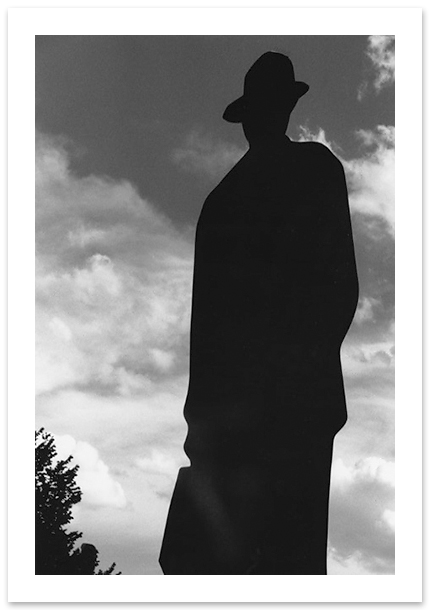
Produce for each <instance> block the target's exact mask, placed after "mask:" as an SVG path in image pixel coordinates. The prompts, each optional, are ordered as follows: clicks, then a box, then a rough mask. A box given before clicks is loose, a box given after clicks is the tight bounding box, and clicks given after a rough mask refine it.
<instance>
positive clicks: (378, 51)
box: [367, 36, 395, 91]
mask: <svg viewBox="0 0 430 610" xmlns="http://www.w3.org/2000/svg"><path fill="white" fill-rule="evenodd" d="M367 55H368V57H369V58H370V60H371V61H372V64H373V66H374V67H375V71H376V75H375V80H374V83H373V85H374V87H375V89H376V91H380V90H381V89H382V87H385V86H388V85H391V84H392V83H393V82H394V75H395V55H394V36H369V42H368V48H367Z"/></svg>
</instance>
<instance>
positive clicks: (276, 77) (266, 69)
mask: <svg viewBox="0 0 430 610" xmlns="http://www.w3.org/2000/svg"><path fill="white" fill-rule="evenodd" d="M295 82H296V80H295V77H294V68H293V64H292V62H291V59H290V58H289V57H287V56H286V55H283V54H282V53H276V52H274V51H267V52H266V53H264V54H263V55H261V57H259V58H258V59H257V61H256V62H255V63H254V64H253V65H252V66H251V67H250V69H249V70H248V72H247V73H246V75H245V81H244V94H245V95H247V96H249V95H252V96H263V95H264V96H265V97H267V96H270V94H271V93H272V94H275V93H276V95H278V96H279V94H280V93H287V92H289V91H292V90H293V89H294V86H295Z"/></svg>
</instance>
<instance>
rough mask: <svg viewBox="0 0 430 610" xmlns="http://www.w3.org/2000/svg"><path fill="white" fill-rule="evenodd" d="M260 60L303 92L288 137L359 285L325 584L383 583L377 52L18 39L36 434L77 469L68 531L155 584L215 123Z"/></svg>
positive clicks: (383, 223)
mask: <svg viewBox="0 0 430 610" xmlns="http://www.w3.org/2000/svg"><path fill="white" fill-rule="evenodd" d="M269 49H272V50H277V51H281V52H284V53H286V54H288V55H289V56H290V57H291V59H292V60H293V63H294V66H295V71H296V78H297V79H299V80H303V81H305V82H307V83H309V85H310V91H309V93H308V94H307V95H306V96H304V97H303V98H302V100H301V101H300V103H299V104H298V106H297V108H296V110H295V111H294V113H293V115H292V119H291V123H290V126H289V130H288V135H289V136H290V137H291V138H292V139H295V140H308V139H317V140H319V141H321V142H324V143H325V144H326V145H327V146H329V147H330V148H331V149H332V150H333V151H334V152H335V154H337V156H338V157H339V158H340V159H341V160H342V162H343V164H344V168H345V172H346V176H347V181H348V186H349V193H350V206H351V212H352V221H353V229H354V238H355V248H356V256H357V264H358V272H359V279H360V289H361V296H360V302H359V307H358V310H357V314H356V317H355V320H354V322H353V325H352V327H351V329H350V332H349V334H348V336H347V338H346V340H345V342H344V345H343V349H342V362H343V369H344V377H345V385H346V391H347V402H348V412H349V421H348V424H347V425H346V426H345V428H344V429H343V430H342V431H341V432H340V433H339V435H338V436H337V438H336V444H335V454H334V462H333V472H332V490H331V501H330V534H329V549H330V550H329V573H330V574H392V573H394V40H393V37H391V36H383V35H379V36H230V37H229V36H140V37H137V36H87V37H85V36H84V37H82V36H46V37H44V36H37V37H36V274H37V275H36V298H37V302H36V368H37V371H36V381H37V412H36V427H37V428H39V427H41V426H44V427H45V428H46V429H47V430H48V431H50V432H52V433H53V434H54V435H55V437H56V440H57V446H58V449H59V452H60V455H61V456H63V455H64V456H67V455H69V454H72V455H74V457H75V460H76V461H77V463H79V465H80V471H79V475H78V483H79V485H80V486H81V489H82V491H83V499H82V502H81V503H80V504H79V505H77V507H76V510H75V519H74V522H73V527H74V528H76V529H79V530H81V531H83V533H84V538H83V540H84V541H87V542H92V543H94V544H95V545H96V546H97V548H98V549H99V551H100V557H101V563H102V567H104V566H107V565H110V563H111V562H112V561H116V562H117V564H118V567H119V569H121V570H122V572H123V573H125V574H160V573H161V571H160V569H159V566H158V562H157V560H158V553H159V549H160V544H161V537H162V533H163V528H164V524H165V519H166V514H167V509H168V505H169V500H170V496H171V493H172V490H173V485H174V482H175V478H176V474H177V470H178V468H179V467H180V466H181V465H185V464H187V458H186V456H185V454H184V453H183V451H182V444H183V441H184V438H185V434H186V426H185V422H184V420H183V417H182V408H183V404H184V398H185V394H186V390H187V382H188V340H189V322H190V305H191V302H190V294H191V281H192V269H193V239H194V231H195V226H196V222H197V219H198V216H199V212H200V210H201V207H202V204H203V201H204V199H205V197H206V196H207V195H208V193H209V192H210V191H211V190H212V189H213V187H214V186H215V185H216V184H217V183H218V181H219V180H220V178H222V177H223V175H224V174H225V173H226V171H228V169H230V168H231V167H232V165H233V164H234V163H235V162H236V161H237V160H238V159H239V158H240V157H241V156H242V155H243V154H244V152H245V151H246V141H245V139H244V136H243V134H242V131H241V128H240V126H237V125H231V124H228V123H226V122H224V121H223V120H222V119H221V115H222V112H223V110H224V108H225V106H226V105H227V104H228V103H229V102H230V101H232V100H233V99H235V98H236V97H238V96H239V95H241V93H242V85H243V76H244V74H245V72H246V70H247V69H248V68H249V67H250V65H251V64H252V63H253V61H255V59H256V58H257V57H258V56H259V55H260V54H262V53H263V52H265V51H267V50H269Z"/></svg>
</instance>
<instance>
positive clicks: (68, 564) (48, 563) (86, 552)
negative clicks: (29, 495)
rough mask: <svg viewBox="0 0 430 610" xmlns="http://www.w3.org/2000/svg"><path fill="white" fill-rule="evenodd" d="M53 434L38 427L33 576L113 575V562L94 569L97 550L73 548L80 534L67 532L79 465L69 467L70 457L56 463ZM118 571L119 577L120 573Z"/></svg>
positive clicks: (77, 491) (77, 494)
mask: <svg viewBox="0 0 430 610" xmlns="http://www.w3.org/2000/svg"><path fill="white" fill-rule="evenodd" d="M56 457H57V450H56V448H55V441H54V438H53V437H52V435H50V434H49V433H47V432H45V430H44V428H41V429H40V430H38V431H37V432H36V450H35V458H36V507H35V508H36V515H35V517H36V520H35V573H36V574H97V575H110V574H113V571H114V569H115V563H113V564H112V565H111V566H110V568H108V569H107V570H105V571H102V570H98V571H97V572H96V568H97V566H98V564H99V561H98V551H97V549H96V547H95V546H94V545H92V544H87V543H84V544H82V545H81V547H80V548H78V549H75V548H74V547H75V543H76V541H77V540H78V539H79V538H81V537H82V533H81V532H77V531H67V529H66V527H67V525H68V524H69V523H70V522H71V520H72V507H73V505H74V504H77V503H78V502H79V501H80V500H81V498H82V492H81V490H80V488H79V487H78V486H77V485H76V482H75V478H76V474H77V472H78V469H79V466H78V465H76V466H73V467H71V466H70V462H71V460H72V456H71V455H70V456H69V457H68V458H67V459H66V460H57V459H56ZM120 573H121V572H119V573H118V574H120Z"/></svg>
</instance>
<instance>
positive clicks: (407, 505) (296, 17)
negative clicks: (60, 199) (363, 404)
mask: <svg viewBox="0 0 430 610" xmlns="http://www.w3.org/2000/svg"><path fill="white" fill-rule="evenodd" d="M249 5H250V3H249V2H248V3H247V6H248V7H249ZM289 33H291V34H296V35H297V34H303V35H310V34H342V35H352V34H371V33H380V34H395V36H396V83H397V84H396V202H397V209H396V221H397V222H396V224H397V232H396V244H397V245H396V251H397V255H396V282H397V287H396V320H397V324H396V328H397V333H396V344H397V355H398V356H397V373H396V405H397V413H396V429H397V434H396V462H397V477H396V480H397V493H396V517H397V538H396V575H395V576H342V577H322V576H313V577H310V576H294V577H293V576H259V577H251V576H237V577H228V576H211V577H209V576H208V577H205V576H198V577H194V576H180V577H178V576H169V577H164V578H163V577H160V576H141V577H136V576H122V577H121V578H120V579H113V578H110V579H97V578H95V579H88V578H85V577H78V576H76V577H75V576H65V577H62V576H34V563H33V558H32V553H31V548H32V546H31V544H30V543H29V541H30V540H32V539H33V537H32V536H33V525H32V523H26V522H25V521H23V516H22V511H23V507H26V506H28V505H29V503H30V505H31V503H32V501H33V496H32V489H33V476H34V475H33V459H34V455H33V434H34V417H33V404H34V398H33V388H34V355H33V354H34V348H33V346H34V342H33V339H34V205H33V204H34V36H35V35H36V34H57V35H58V34H63V35H67V34H88V35H94V34H112V35H113V34H115V35H120V34H129V35H130V34H134V35H143V34H151V35H155V34H231V35H235V34H260V35H263V34H280V35H287V34H289ZM411 83H413V87H412V88H411ZM8 99H9V227H10V232H9V328H10V335H9V363H10V371H9V429H10V441H9V451H10V455H9V601H14V602H18V601H19V602H36V601H43V602H61V601H68V602H73V601H78V602H321V601H324V602H328V601H331V602H348V601H353V602H418V601H421V432H420V431H421V410H420V408H421V364H420V356H421V10H420V9H413V8H412V9H404V8H388V9H379V8H371V9H365V8H303V9H298V8H285V7H284V8H202V7H198V8H182V7H177V8H140V9H135V8H127V9H117V8H106V9H92V8H86V9H76V8H67V9H59V8H54V9H45V8H38V9H18V8H17V9H12V10H10V11H9V98H8ZM22 304H24V307H25V310H24V309H23V305H22ZM28 464H31V468H30V469H29V468H28ZM29 490H30V493H31V495H29ZM166 578H167V579H168V580H166ZM71 579H72V580H71ZM78 581H79V582H78Z"/></svg>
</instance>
